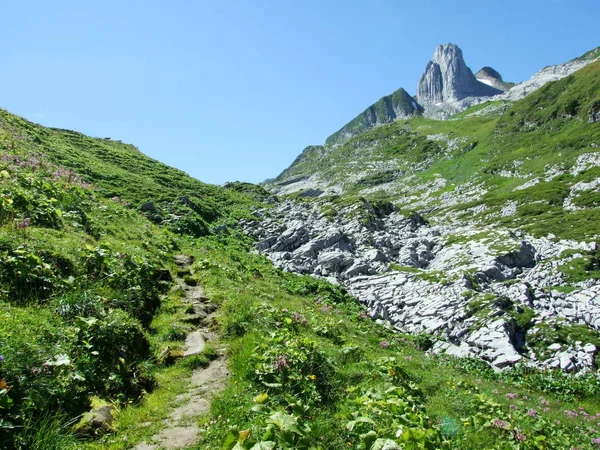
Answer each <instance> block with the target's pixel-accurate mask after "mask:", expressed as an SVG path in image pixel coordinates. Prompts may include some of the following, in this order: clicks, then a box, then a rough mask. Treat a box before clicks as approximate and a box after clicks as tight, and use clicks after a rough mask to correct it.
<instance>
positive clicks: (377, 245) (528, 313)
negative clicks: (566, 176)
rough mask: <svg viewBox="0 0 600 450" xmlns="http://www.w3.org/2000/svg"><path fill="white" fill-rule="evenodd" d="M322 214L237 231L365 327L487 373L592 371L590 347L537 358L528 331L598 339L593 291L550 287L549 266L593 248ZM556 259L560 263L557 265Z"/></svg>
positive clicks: (598, 293) (322, 209) (361, 207)
mask: <svg viewBox="0 0 600 450" xmlns="http://www.w3.org/2000/svg"><path fill="white" fill-rule="evenodd" d="M331 206H332V205H331V204H328V203H327V202H312V203H310V204H296V203H294V202H285V203H282V204H280V205H279V206H278V207H276V208H275V209H269V210H261V211H258V212H257V213H256V214H257V220H255V221H243V222H242V227H243V228H244V229H245V231H246V232H247V233H248V234H250V235H252V236H253V237H255V238H256V239H257V240H258V243H257V245H256V248H257V250H258V251H260V252H262V253H264V254H265V255H267V256H268V257H269V258H270V259H271V260H272V261H273V263H274V264H275V265H276V266H277V267H279V268H282V269H284V270H286V271H290V272H295V273H301V274H309V275H314V276H320V277H326V278H328V279H330V280H332V281H333V282H336V283H341V284H343V285H344V286H345V287H346V288H347V289H348V291H349V292H350V293H351V294H353V295H354V296H355V297H356V298H357V299H358V300H359V301H360V302H361V303H363V304H364V305H365V306H366V307H367V310H368V314H369V315H370V316H371V318H373V319H375V320H378V321H383V322H388V323H389V324H390V325H391V326H393V327H394V328H395V329H396V330H398V331H400V332H405V333H413V334H415V333H427V334H430V335H432V336H434V337H437V339H438V342H437V343H436V344H435V346H434V348H433V350H432V351H434V352H438V353H439V352H445V353H448V354H451V355H454V356H463V357H466V356H468V357H477V358H480V359H482V360H485V361H487V362H489V363H490V364H491V365H492V366H493V367H494V368H496V369H498V370H501V369H503V368H505V367H508V366H511V365H514V364H515V363H517V362H525V363H528V364H532V365H536V366H538V367H552V368H554V367H560V368H562V369H563V370H565V371H572V372H579V371H585V370H588V369H590V368H591V367H593V366H594V355H595V352H596V350H595V347H594V346H593V345H592V344H591V343H589V342H579V343H577V342H572V343H568V344H564V345H562V346H559V347H558V348H554V347H552V346H548V347H547V348H546V349H543V352H541V353H536V352H535V351H533V350H532V347H531V346H529V345H528V341H527V334H528V331H527V330H529V333H533V335H535V333H538V332H539V333H543V332H544V330H545V329H546V328H545V327H543V326H541V325H542V324H548V323H559V324H560V325H559V326H563V327H568V326H571V325H573V324H578V325H586V326H588V327H590V329H595V330H600V282H598V281H593V280H588V281H587V282H583V283H581V284H580V286H579V287H578V288H577V289H575V290H573V291H571V292H559V291H557V290H556V288H555V287H556V286H562V285H564V280H563V276H562V274H561V272H560V271H559V270H558V269H557V268H558V267H559V265H561V264H567V263H568V261H570V258H574V257H577V254H573V253H576V252H581V253H585V252H589V251H595V247H594V244H593V243H592V244H586V243H577V242H572V241H551V240H549V239H547V238H543V239H539V238H533V237H531V236H527V235H525V234H523V233H518V234H515V233H514V232H509V231H505V230H504V231H503V230H497V229H493V228H489V229H485V230H483V229H482V228H476V227H472V228H470V227H469V226H464V225H463V226H457V225H451V224H448V225H443V226H441V225H438V226H433V225H430V224H429V223H427V222H426V221H425V220H424V219H423V218H422V217H420V216H419V215H418V214H413V215H412V216H404V215H402V214H400V213H399V212H397V211H395V209H394V207H393V206H392V205H391V204H371V203H369V202H368V201H366V200H365V201H362V202H358V203H355V204H352V205H348V206H344V207H341V208H339V209H338V210H337V211H336V212H335V214H331V209H330V208H331ZM482 233H483V235H485V238H481V237H477V236H481V235H482ZM565 250H572V251H571V252H570V253H571V256H565V257H563V256H561V255H563V254H568V253H569V252H566V253H565V252H564V251H565ZM573 250H575V252H573ZM557 321H558V322H557ZM553 326H554V325H553ZM557 326H558V325H557ZM536 339H538V341H544V338H540V337H539V336H538V337H537V338H536ZM545 339H548V338H547V337H546V338H545Z"/></svg>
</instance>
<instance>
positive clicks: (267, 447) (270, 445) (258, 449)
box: [250, 441, 277, 450]
mask: <svg viewBox="0 0 600 450" xmlns="http://www.w3.org/2000/svg"><path fill="white" fill-rule="evenodd" d="M275 445H277V444H276V443H275V442H273V441H266V442H258V443H256V444H254V445H253V446H252V448H250V450H273V449H274V448H275Z"/></svg>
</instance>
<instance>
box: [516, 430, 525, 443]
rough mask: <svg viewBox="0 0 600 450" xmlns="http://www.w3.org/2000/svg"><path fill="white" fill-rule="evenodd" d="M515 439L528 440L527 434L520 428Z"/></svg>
mask: <svg viewBox="0 0 600 450" xmlns="http://www.w3.org/2000/svg"><path fill="white" fill-rule="evenodd" d="M515 439H516V440H517V441H520V442H523V441H526V440H527V436H525V435H524V434H523V433H522V432H521V430H520V429H519V428H517V430H516V433H515Z"/></svg>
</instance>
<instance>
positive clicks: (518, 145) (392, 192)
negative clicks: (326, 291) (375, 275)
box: [285, 62, 600, 239]
mask: <svg viewBox="0 0 600 450" xmlns="http://www.w3.org/2000/svg"><path fill="white" fill-rule="evenodd" d="M598 92H600V62H596V63H593V64H590V65H589V66H587V67H585V68H583V69H582V70H580V71H579V72H577V73H575V74H573V75H571V76H569V77H567V78H564V79H562V80H560V81H557V82H554V83H549V84H547V85H546V86H544V87H543V88H541V89H540V90H538V91H537V92H535V93H533V94H531V95H530V96H528V97H526V98H525V99H523V100H521V101H518V102H516V103H515V104H514V105H512V106H510V108H508V109H507V104H506V103H505V102H500V103H498V102H493V103H492V104H483V105H478V106H476V107H473V108H471V109H470V110H467V111H465V112H463V113H461V114H460V115H458V116H457V117H455V118H454V119H452V120H448V121H437V120H431V119H426V118H422V117H415V118H414V119H411V120H401V121H396V122H393V123H391V124H387V125H382V126H380V127H377V128H374V129H372V130H369V131H367V132H365V133H363V134H361V135H359V136H356V137H354V138H352V139H350V140H349V141H347V142H346V143H344V144H343V145H341V146H337V147H329V148H327V147H326V148H325V149H324V150H323V151H322V152H321V153H322V156H321V157H320V158H311V159H304V160H302V161H299V162H298V163H296V164H294V165H292V166H291V167H290V168H288V169H287V170H286V172H285V173H286V175H287V176H288V177H289V176H296V177H299V176H306V175H308V174H313V176H314V174H317V178H318V179H319V180H321V182H322V186H327V185H329V186H339V187H342V188H343V189H344V191H345V192H346V193H347V195H356V196H367V197H377V198H388V199H391V200H392V201H393V202H394V203H396V204H397V205H398V206H400V207H401V208H407V209H422V210H425V209H426V210H428V214H429V215H430V216H431V218H432V219H435V218H436V217H446V216H447V215H449V214H450V215H452V216H453V217H455V218H457V219H459V220H460V219H461V218H462V219H464V218H466V217H467V216H468V217H469V220H473V219H475V220H481V221H482V222H486V223H489V222H497V221H501V222H504V223H506V224H507V225H511V226H523V227H524V228H525V229H527V230H530V231H532V232H533V233H534V234H538V235H540V234H546V233H548V232H552V233H555V234H557V235H560V236H563V237H572V238H577V239H584V238H590V237H593V236H594V235H595V234H597V230H596V229H595V227H594V224H595V223H596V222H597V220H598V218H599V216H598V208H597V207H598V206H599V205H600V203H599V202H600V198H598V194H597V193H595V192H594V190H593V189H591V190H585V189H582V190H578V189H575V191H574V192H573V194H571V189H572V188H573V187H574V186H575V185H577V183H586V182H587V183H589V182H591V181H593V180H595V179H596V178H597V177H598V168H597V167H596V166H594V165H593V164H586V163H585V161H586V158H587V159H593V158H595V157H596V156H594V155H597V154H598V145H600V125H599V124H598V122H597V121H596V119H595V117H596V114H597V113H598V109H599V106H598V105H599V104H600V103H599V102H600V98H599V97H598ZM578 161H579V162H578ZM582 161H583V162H582ZM526 183H529V184H526ZM528 186H529V187H528ZM580 186H581V185H580ZM469 191H470V192H471V194H472V195H471V196H470V199H469V200H467V201H459V202H449V201H447V199H448V198H452V197H456V198H458V196H459V194H460V193H461V192H469ZM565 201H572V203H573V205H574V206H575V209H571V210H568V209H565V208H564V207H563V203H564V202H565ZM507 202H516V203H517V214H516V216H511V217H509V218H502V217H501V216H499V215H498V212H499V211H500V210H501V208H502V206H504V205H505V204H506V203H507ZM452 203H456V204H452ZM480 205H486V207H487V209H486V210H485V211H483V212H481V213H478V214H477V215H475V216H474V217H473V216H472V211H473V209H472V208H476V207H477V206H480ZM567 217H568V218H569V220H570V221H572V222H573V223H574V224H576V225H577V226H574V227H573V228H572V229H565V227H563V226H562V222H563V221H564V220H565V219H566V218H567Z"/></svg>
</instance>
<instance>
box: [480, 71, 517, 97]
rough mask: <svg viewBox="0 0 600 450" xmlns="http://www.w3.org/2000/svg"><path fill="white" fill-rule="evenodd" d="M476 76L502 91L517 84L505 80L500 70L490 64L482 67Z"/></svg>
mask: <svg viewBox="0 0 600 450" xmlns="http://www.w3.org/2000/svg"><path fill="white" fill-rule="evenodd" d="M475 78H477V80H479V81H481V82H482V83H484V84H487V85H488V86H492V87H495V88H496V89H500V90H501V91H506V90H508V89H510V88H511V87H513V86H514V85H515V84H514V83H508V82H505V81H504V80H503V79H502V75H500V73H499V72H498V71H496V70H494V69H492V68H491V67H488V66H485V67H483V68H481V69H480V70H479V72H477V73H476V74H475Z"/></svg>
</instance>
